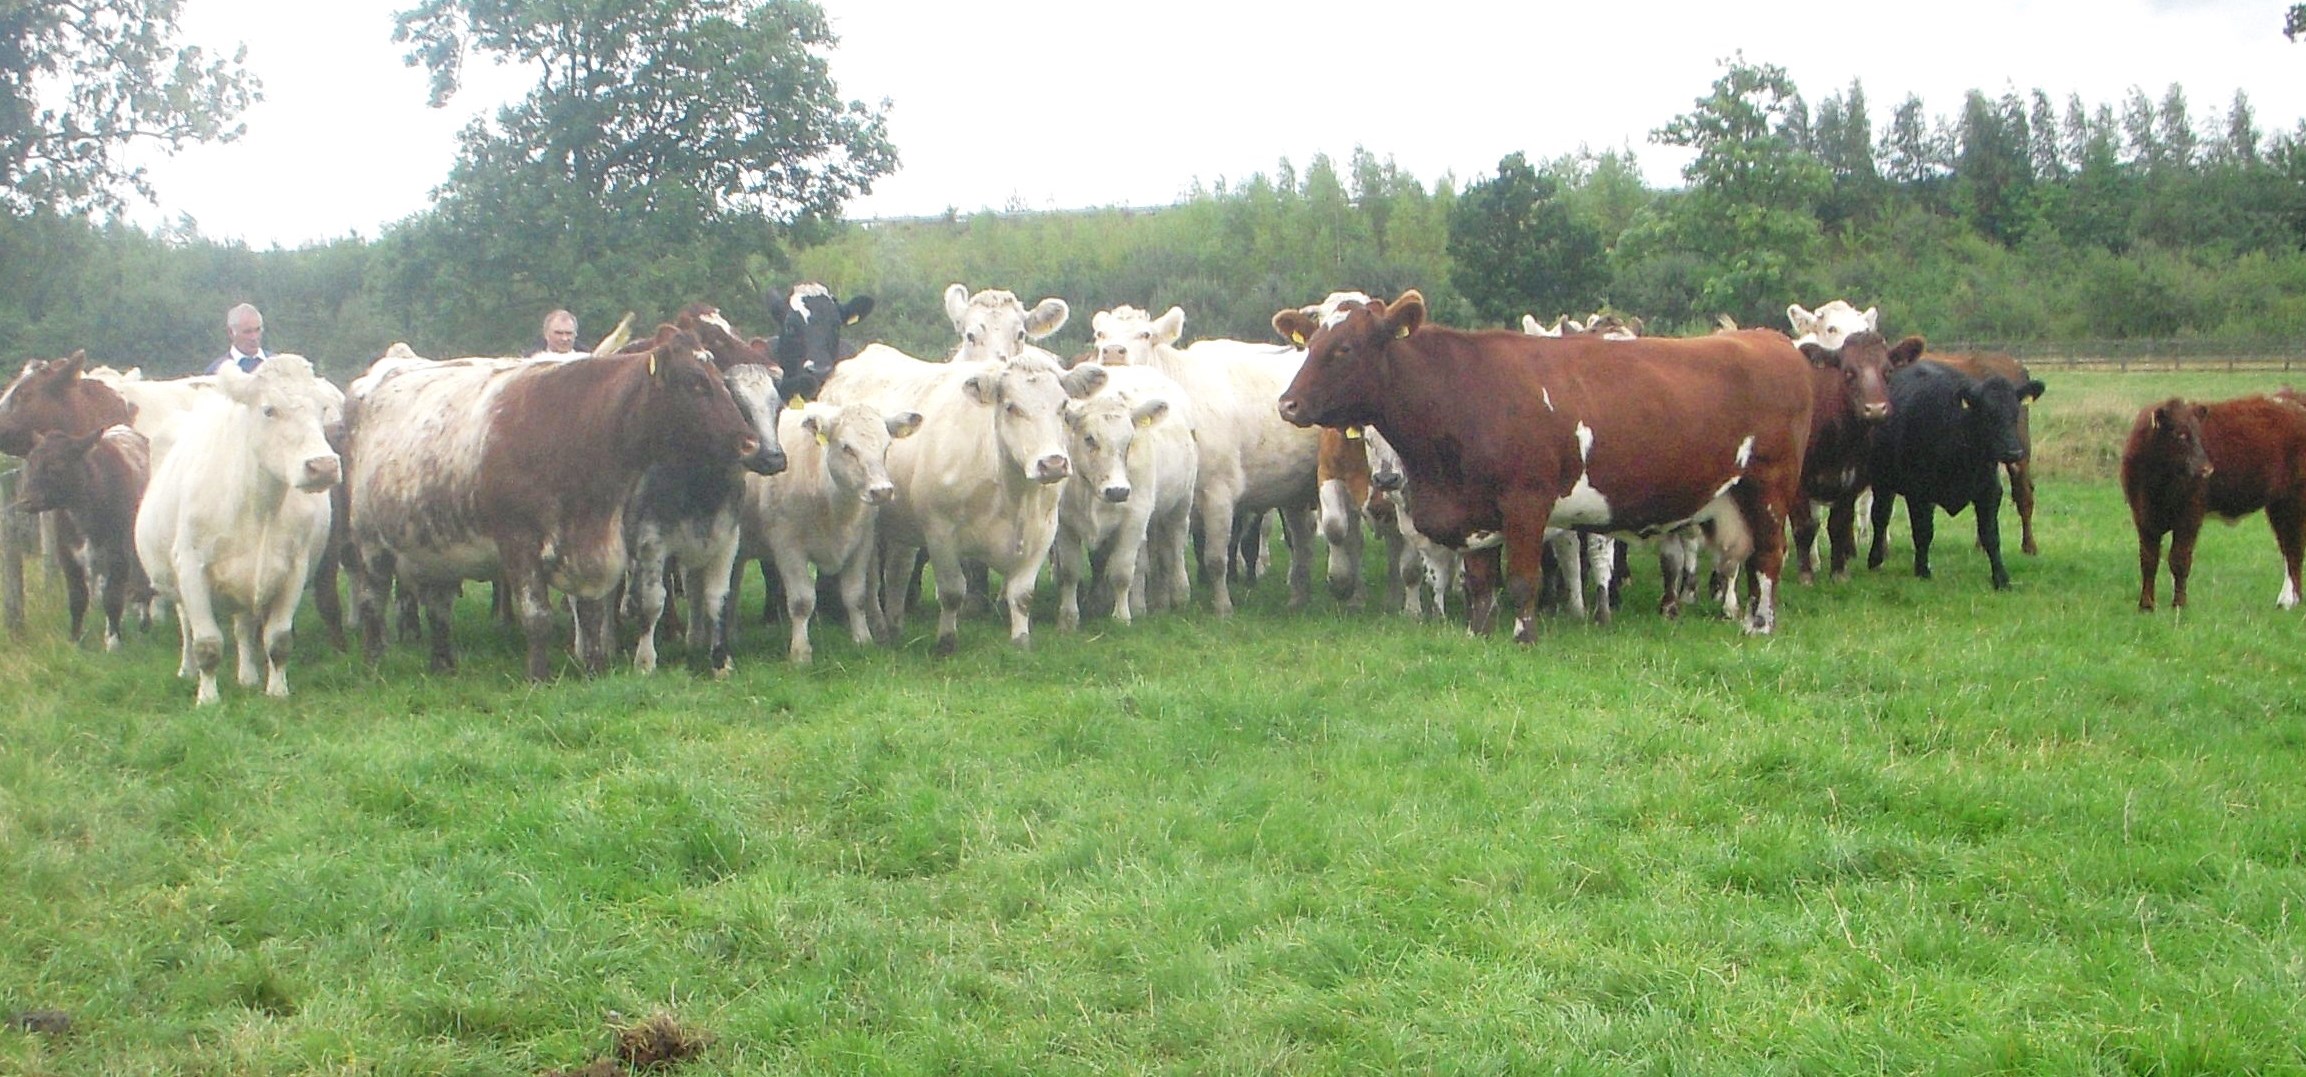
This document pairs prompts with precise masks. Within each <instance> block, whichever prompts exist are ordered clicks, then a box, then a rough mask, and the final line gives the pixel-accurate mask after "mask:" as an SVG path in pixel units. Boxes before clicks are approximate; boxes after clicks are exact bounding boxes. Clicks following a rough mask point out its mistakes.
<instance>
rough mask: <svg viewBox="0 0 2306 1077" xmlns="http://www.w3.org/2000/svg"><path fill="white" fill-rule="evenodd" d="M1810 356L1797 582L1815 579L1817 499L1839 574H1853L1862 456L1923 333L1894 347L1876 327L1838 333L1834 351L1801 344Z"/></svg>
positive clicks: (1921, 344)
mask: <svg viewBox="0 0 2306 1077" xmlns="http://www.w3.org/2000/svg"><path fill="white" fill-rule="evenodd" d="M1800 347H1801V350H1802V354H1803V355H1804V356H1807V357H1808V358H1809V361H1810V380H1811V389H1812V396H1811V405H1812V410H1811V412H1810V444H1809V451H1808V453H1807V454H1806V455H1805V456H1804V458H1803V460H1802V494H1801V498H1800V499H1799V500H1797V501H1795V502H1794V519H1793V524H1794V526H1793V532H1794V554H1795V558H1796V561H1797V563H1798V564H1799V565H1800V571H1801V581H1802V582H1803V583H1811V582H1813V581H1814V580H1815V579H1816V573H1817V561H1816V559H1815V553H1814V550H1815V547H1816V544H1817V537H1818V514H1817V504H1818V502H1821V501H1822V502H1824V503H1825V505H1826V542H1827V545H1828V546H1829V547H1830V548H1831V568H1832V572H1833V577H1834V579H1836V580H1847V579H1849V578H1850V559H1851V558H1854V557H1856V556H1857V554H1858V539H1857V517H1858V495H1859V494H1862V493H1864V492H1865V490H1866V485H1867V478H1866V462H1867V457H1868V455H1869V454H1870V453H1871V451H1872V448H1871V446H1872V439H1873V433H1874V431H1875V429H1877V428H1878V427H1879V426H1880V425H1881V423H1882V420H1884V419H1886V418H1888V417H1889V414H1890V393H1889V375H1890V372H1891V371H1892V370H1895V369H1897V368H1899V367H1902V366H1905V365H1906V364H1908V363H1911V362H1913V361H1914V360H1915V359H1916V358H1918V357H1919V356H1920V355H1921V353H1922V348H1923V347H1924V342H1923V340H1922V338H1920V337H1907V338H1906V339H1904V340H1901V341H1899V342H1898V343H1897V345H1896V346H1895V347H1892V346H1890V345H1889V343H1888V342H1887V341H1884V340H1883V339H1882V335H1881V334H1880V333H1876V332H1874V331H1873V330H1870V329H1866V330H1860V331H1858V332H1856V333H1851V334H1848V335H1847V336H1845V337H1844V338H1843V339H1842V346H1841V347H1840V348H1838V349H1836V348H1827V347H1826V346H1824V345H1822V344H1817V343H1805V344H1802V345H1801V346H1800Z"/></svg>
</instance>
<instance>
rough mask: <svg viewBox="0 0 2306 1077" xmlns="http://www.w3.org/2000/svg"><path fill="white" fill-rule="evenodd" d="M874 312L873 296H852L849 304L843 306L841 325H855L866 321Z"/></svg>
mask: <svg viewBox="0 0 2306 1077" xmlns="http://www.w3.org/2000/svg"><path fill="white" fill-rule="evenodd" d="M872 312H873V297H872V296H869V295H858V296H850V297H849V301H848V302H846V303H843V304H841V324H842V325H855V324H857V323H858V322H861V321H864V320H865V315H867V314H871V313H872Z"/></svg>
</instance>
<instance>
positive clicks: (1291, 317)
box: [1273, 307, 1321, 348]
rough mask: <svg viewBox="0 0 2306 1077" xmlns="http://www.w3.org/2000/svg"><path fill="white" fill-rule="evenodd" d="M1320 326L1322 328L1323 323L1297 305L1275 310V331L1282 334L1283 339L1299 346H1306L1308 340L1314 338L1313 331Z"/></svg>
mask: <svg viewBox="0 0 2306 1077" xmlns="http://www.w3.org/2000/svg"><path fill="white" fill-rule="evenodd" d="M1319 328H1321V323H1319V322H1316V321H1314V320H1313V316H1312V315H1310V314H1307V313H1305V312H1304V311H1302V310H1299V309H1297V308H1296V307H1290V308H1289V309H1287V310H1277V311H1274V312H1273V331H1274V332H1276V333H1279V334H1281V339H1283V340H1286V341H1288V342H1289V343H1291V344H1293V345H1296V346H1297V347H1300V348H1302V347H1304V346H1305V342H1306V341H1308V340H1312V339H1313V331H1314V330H1316V329H1319Z"/></svg>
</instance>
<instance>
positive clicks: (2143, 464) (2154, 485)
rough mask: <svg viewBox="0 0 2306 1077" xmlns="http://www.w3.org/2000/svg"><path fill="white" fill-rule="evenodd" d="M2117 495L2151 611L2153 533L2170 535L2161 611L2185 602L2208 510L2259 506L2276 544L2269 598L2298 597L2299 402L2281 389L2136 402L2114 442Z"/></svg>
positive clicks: (2233, 513)
mask: <svg viewBox="0 0 2306 1077" xmlns="http://www.w3.org/2000/svg"><path fill="white" fill-rule="evenodd" d="M2122 493H2123V496H2124V497H2126V498H2128V500H2129V502H2130V520H2131V522H2132V523H2134V524H2135V525H2137V529H2138V608H2139V609H2140V610H2142V611H2146V612H2151V611H2152V610H2153V609H2154V577H2155V575H2156V574H2157V573H2158V572H2159V570H2160V567H2161V561H2162V536H2163V535H2169V536H2170V608H2171V609H2173V610H2183V609H2185V608H2186V578H2187V577H2188V576H2189V575H2191V574H2192V573H2193V571H2194V540H2195V539H2196V537H2198V536H2199V535H2200V534H2201V532H2202V518H2203V517H2204V516H2205V515H2207V514H2210V513H2215V514H2217V515H2218V516H2219V517H2221V518H2223V519H2225V520H2226V521H2227V522H2229V523H2231V522H2234V521H2236V520H2239V519H2241V518H2242V517H2244V516H2247V515H2249V514H2251V513H2253V512H2256V511H2258V510H2259V509H2264V510H2266V522H2267V523H2268V524H2269V525H2271V526H2272V527H2273V529H2274V542H2275V544H2276V545H2277V546H2279V547H2281V550H2282V590H2281V593H2280V594H2278V595H2277V596H2275V599H2274V605H2275V606H2276V607H2278V608H2280V609H2289V608H2291V607H2293V606H2296V605H2297V604H2298V563H2299V558H2300V555H2301V553H2306V406H2301V405H2300V404H2299V403H2298V402H2297V401H2296V400H2294V399H2288V398H2285V397H2282V396H2246V397H2242V398H2240V399H2238V400H2227V401H2222V402H2219V403H2215V404H2190V403H2187V402H2186V401H2183V400H2179V399H2175V398H2173V399H2170V400H2166V401H2163V402H2162V403H2160V404H2155V405H2152V406H2149V407H2147V408H2144V409H2142V410H2140V411H2139V412H2138V420H2137V422H2136V423H2134V424H2132V425H2131V427H2130V439H2129V441H2128V442H2127V443H2126V444H2124V445H2123V447H2122Z"/></svg>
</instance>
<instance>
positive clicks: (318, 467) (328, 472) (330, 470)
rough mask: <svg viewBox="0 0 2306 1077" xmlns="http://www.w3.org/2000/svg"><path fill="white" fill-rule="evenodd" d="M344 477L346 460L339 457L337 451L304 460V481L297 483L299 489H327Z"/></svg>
mask: <svg viewBox="0 0 2306 1077" xmlns="http://www.w3.org/2000/svg"><path fill="white" fill-rule="evenodd" d="M343 478H344V461H342V460H339V459H337V457H336V454H335V453H330V454H328V455H327V456H315V457H313V458H312V459H310V460H306V461H305V462H304V481H302V482H299V483H297V484H296V485H297V487H298V488H299V489H302V490H305V491H307V492H311V491H317V490H326V489H328V488H329V487H331V486H334V485H336V484H337V482H338V481H340V480H342V479H343Z"/></svg>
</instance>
